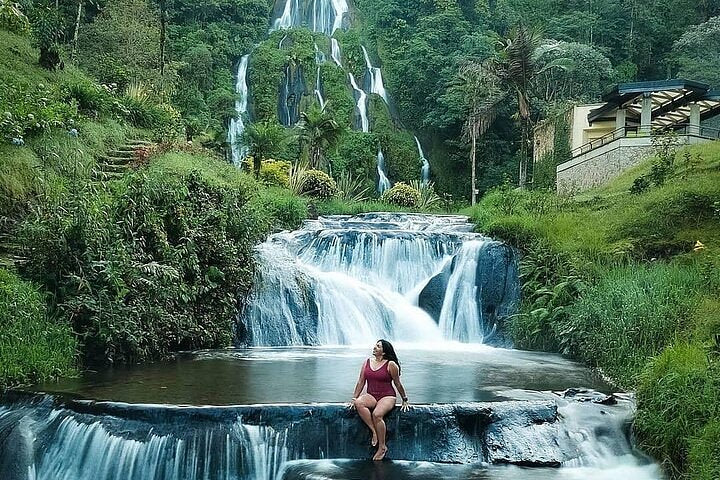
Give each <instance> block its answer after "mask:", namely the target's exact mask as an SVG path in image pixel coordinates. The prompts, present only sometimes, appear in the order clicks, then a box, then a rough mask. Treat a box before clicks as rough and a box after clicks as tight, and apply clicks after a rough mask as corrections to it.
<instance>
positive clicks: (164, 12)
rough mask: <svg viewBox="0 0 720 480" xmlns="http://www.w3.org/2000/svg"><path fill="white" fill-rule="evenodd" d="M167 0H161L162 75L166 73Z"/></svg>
mask: <svg viewBox="0 0 720 480" xmlns="http://www.w3.org/2000/svg"><path fill="white" fill-rule="evenodd" d="M165 1H166V0H160V76H161V77H162V76H164V75H165V37H166V33H165V31H166V25H167V19H166V18H165V17H166V15H167V7H166V3H165Z"/></svg>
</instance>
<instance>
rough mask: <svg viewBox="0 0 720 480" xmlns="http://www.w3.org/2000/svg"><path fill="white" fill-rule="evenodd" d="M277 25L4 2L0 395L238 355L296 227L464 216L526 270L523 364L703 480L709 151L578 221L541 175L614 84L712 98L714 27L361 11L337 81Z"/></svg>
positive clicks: (652, 173) (384, 8)
mask: <svg viewBox="0 0 720 480" xmlns="http://www.w3.org/2000/svg"><path fill="white" fill-rule="evenodd" d="M300 3H303V2H300ZM304 3H307V2H304ZM283 4H284V2H282V1H276V2H273V1H272V0H211V1H208V2H197V1H190V0H113V1H105V0H20V1H18V2H14V1H9V0H0V44H1V45H2V49H0V334H1V335H0V386H9V385H18V384H29V383H32V382H36V381H38V380H43V379H48V378H55V377H58V376H62V375H70V374H74V373H77V371H78V370H79V369H82V368H84V367H85V366H87V365H91V364H92V365H95V364H103V365H108V364H115V363H117V364H120V363H133V362H145V361H152V360H157V359H162V358H166V357H167V356H168V355H170V354H172V353H173V352H177V351H181V350H189V349H200V348H216V347H224V346H227V345H229V344H231V343H232V342H233V327H234V322H235V319H236V318H237V316H238V314H239V313H240V312H241V311H242V310H243V308H244V306H245V305H246V303H247V295H248V292H249V291H250V289H251V287H252V283H253V279H254V274H255V269H256V265H255V263H254V260H253V248H254V246H255V245H256V244H258V243H260V242H262V241H264V239H265V238H266V237H267V235H268V234H269V233H271V232H274V231H278V230H281V229H292V228H297V227H298V225H300V223H301V222H302V221H303V220H304V219H306V218H308V217H313V216H316V215H318V214H320V215H322V214H330V213H333V214H353V213H359V212H367V211H389V210H400V211H422V212H431V213H457V212H462V213H465V214H467V215H468V216H469V217H471V218H472V220H473V221H474V222H475V224H476V225H477V228H478V231H481V232H483V233H486V234H488V235H492V236H493V237H495V238H498V239H501V240H504V241H506V242H508V243H510V244H512V245H513V246H514V247H516V248H517V249H519V250H520V251H521V252H522V253H523V260H522V262H521V264H520V269H521V281H522V282H523V285H522V290H523V303H522V305H521V307H520V312H519V314H518V315H517V316H516V317H514V318H513V319H512V321H511V322H509V324H508V329H509V334H510V335H511V337H512V338H513V340H514V341H515V344H516V345H517V346H518V347H521V348H527V349H536V350H544V351H553V352H560V353H563V354H566V355H570V356H572V357H573V358H576V359H579V360H582V361H584V362H586V363H587V364H589V365H592V366H593V367H597V368H599V369H601V370H602V371H603V372H604V373H605V374H606V375H608V376H609V377H611V379H612V380H613V381H614V383H615V385H618V386H619V387H621V388H624V389H627V390H634V391H637V392H638V395H639V407H638V408H639V410H638V412H639V413H638V420H637V422H636V432H637V434H638V436H639V438H640V440H641V442H642V445H643V447H644V448H645V449H646V450H647V451H649V452H651V453H652V454H653V455H654V456H655V457H657V458H658V459H660V460H661V461H663V462H664V464H665V466H666V467H667V470H668V472H669V473H670V474H671V475H673V476H675V477H677V478H693V479H699V480H710V479H712V480H715V479H716V478H718V475H720V463H719V462H718V461H717V459H718V458H720V452H718V447H717V446H718V445H720V423H719V422H720V420H718V419H719V418H720V410H718V408H720V407H719V405H720V399H719V398H718V394H717V392H718V391H720V390H719V389H718V385H720V373H719V372H720V369H719V368H718V360H717V358H718V357H717V354H718V352H719V351H720V347H719V346H718V342H720V337H719V336H718V331H719V330H718V325H720V322H718V319H719V318H720V305H719V304H718V301H717V298H718V295H720V280H718V271H720V257H718V248H717V245H718V242H720V238H718V232H720V190H719V189H718V185H720V183H718V172H720V167H719V165H720V163H718V159H720V151H718V148H717V142H715V144H714V145H711V146H708V147H705V148H699V147H696V148H694V149H691V150H686V151H685V150H680V149H678V150H677V151H675V150H672V151H671V152H668V151H667V149H666V150H664V151H658V152H655V153H656V156H655V157H653V158H651V159H649V160H648V161H647V162H646V163H644V164H643V165H641V166H640V167H638V168H637V169H634V170H631V171H630V172H628V173H626V174H625V175H624V176H622V177H620V178H619V179H617V180H616V181H615V182H613V183H612V184H610V185H609V186H606V187H605V188H602V189H599V190H593V191H591V192H589V193H587V194H583V195H581V196H579V197H576V198H569V197H560V196H557V195H555V193H554V189H553V187H554V181H555V179H554V171H555V166H556V165H557V164H559V163H561V162H563V161H564V160H566V159H567V155H569V149H568V148H566V149H564V150H563V149H562V148H560V149H557V150H556V155H555V156H554V157H553V158H552V159H551V163H550V164H549V166H548V165H543V166H542V167H543V168H545V170H541V169H540V166H535V171H534V170H533V166H532V165H531V163H532V162H530V161H529V159H530V158H532V142H531V141H530V139H531V138H532V137H531V136H532V131H533V128H534V127H535V126H536V125H537V124H538V122H540V121H542V120H544V119H553V118H559V117H561V116H562V114H563V113H564V112H566V111H567V108H568V107H569V106H571V105H573V104H577V103H588V102H595V101H598V100H599V99H600V98H601V96H602V94H603V92H605V91H606V90H607V88H608V87H609V86H611V85H613V84H616V83H619V82H631V81H644V80H655V79H667V78H686V79H690V80H696V81H700V82H704V83H707V84H709V85H712V86H715V87H720V0H644V1H641V0H475V1H472V0H416V1H413V2H408V1H406V0H354V1H353V2H351V3H350V4H349V11H348V12H347V13H346V14H345V16H344V18H343V22H342V27H341V28H338V29H337V30H333V31H332V32H331V34H332V38H333V39H334V40H335V41H336V42H337V46H338V51H339V52H341V58H338V59H337V60H336V59H335V56H334V55H335V52H334V49H333V44H332V43H331V40H330V37H329V36H328V35H327V33H328V32H324V33H323V32H316V31H312V30H311V29H309V28H304V27H300V28H290V29H278V28H274V27H273V19H276V18H278V17H279V16H280V15H281V14H282V10H283ZM243 59H245V61H247V62H248V66H247V80H248V87H249V94H248V108H247V113H246V114H244V115H243V117H242V119H241V120H243V121H244V122H245V124H246V125H245V126H246V128H245V130H244V131H243V132H242V135H241V136H240V138H236V139H235V140H236V141H237V143H236V144H235V145H231V144H229V142H228V138H229V133H230V137H232V135H231V132H232V128H233V124H234V122H237V121H238V120H239V119H238V105H237V104H238V102H239V101H240V100H241V95H240V94H239V93H238V92H237V81H238V71H239V69H240V67H241V66H242V65H243ZM248 59H249V60H248ZM373 68H380V69H381V70H382V76H383V79H384V87H385V88H386V89H387V95H386V97H387V98H385V97H383V95H381V94H379V93H378V92H371V93H370V94H369V95H368V101H367V109H368V111H367V119H368V125H366V127H367V128H365V127H364V126H362V125H361V121H362V119H361V118H360V115H359V112H358V107H357V104H358V99H357V96H358V90H359V89H358V88H354V87H353V86H352V82H354V81H355V80H357V82H358V83H359V84H361V85H362V84H363V83H365V84H367V82H369V81H370V80H371V79H370V78H369V77H370V76H371V75H370V73H369V72H374V71H375V70H373ZM375 75H377V73H375ZM294 89H295V90H296V91H295V90H294ZM314 90H317V91H318V92H319V95H318V93H316V92H315V91H314ZM366 90H367V89H366ZM293 91H295V93H293ZM283 92H284V93H283ZM291 93H292V95H291ZM318 96H319V98H320V99H321V101H318V100H317V98H318ZM290 98H292V105H290V103H288V99H290ZM363 130H366V131H363ZM415 137H417V140H416V138H415ZM239 146H242V148H245V149H246V150H245V153H247V158H240V159H239V161H237V162H236V163H235V164H233V153H232V152H233V150H234V149H235V150H236V151H237V149H238V148H239ZM423 147H424V153H425V156H426V157H427V160H429V164H430V179H429V180H430V181H429V182H424V181H423V178H422V176H423V172H424V171H425V170H424V169H423V168H424V167H423V155H422V153H421V152H420V151H419V150H420V149H422V148H423ZM379 151H382V153H383V156H381V155H379ZM381 158H382V160H383V161H384V162H385V164H384V171H383V168H381V167H380V161H381ZM236 160H237V159H236ZM473 167H475V168H473ZM546 167H547V168H546ZM473 172H474V173H473ZM381 174H382V175H381ZM384 175H387V177H388V178H389V181H388V182H387V183H388V185H387V187H391V186H392V188H389V189H388V190H387V191H385V192H384V193H381V192H379V191H378V186H379V184H380V183H382V181H383V177H384ZM473 175H475V176H476V177H477V189H478V192H477V197H476V198H474V197H475V196H474V195H472V194H471V182H472V177H473ZM638 178H643V179H648V178H649V179H651V180H652V182H651V183H648V184H647V185H646V187H645V189H644V190H643V191H640V192H638V191H634V192H631V189H632V185H633V182H634V181H636V180H637V179H638ZM385 180H387V179H385ZM392 184H394V185H392ZM518 184H522V185H521V186H523V187H528V188H525V189H522V190H521V189H516V187H517V186H518ZM474 200H477V201H478V204H477V205H476V206H474V207H470V204H471V202H473V201H474ZM473 203H474V202H473ZM629 305H630V306H632V308H629V307H628V306H629ZM628 312H629V313H628Z"/></svg>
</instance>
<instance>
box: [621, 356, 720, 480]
mask: <svg viewBox="0 0 720 480" xmlns="http://www.w3.org/2000/svg"><path fill="white" fill-rule="evenodd" d="M718 373H719V372H718V371H717V368H716V367H713V366H712V364H711V363H710V362H709V361H708V357H707V354H706V353H705V351H704V350H703V349H702V348H699V347H697V346H694V345H690V344H686V343H680V344H677V345H675V346H673V347H670V348H668V349H667V350H665V351H664V352H663V353H662V354H661V355H660V356H658V357H657V358H656V359H654V360H653V361H652V362H651V363H650V364H649V366H648V367H647V368H646V369H645V371H644V372H643V375H642V380H641V383H640V388H639V389H638V412H637V417H636V419H635V429H636V431H637V433H638V436H639V438H640V440H641V442H642V445H643V447H644V448H645V450H646V451H648V452H649V453H650V454H653V455H655V456H657V457H664V458H667V459H669V460H670V462H671V463H672V467H674V469H675V471H676V472H677V471H684V470H685V469H686V467H687V460H688V454H689V451H690V448H691V443H694V446H695V452H694V453H695V455H697V454H699V453H701V452H703V451H707V450H711V449H712V448H715V449H716V448H717V447H716V445H717V444H715V446H714V447H711V446H709V445H708V444H707V443H706V442H707V441H708V440H710V439H711V438H712V437H713V436H715V437H717V429H716V428H715V430H713V429H712V428H710V429H708V430H707V431H705V432H703V427H705V425H706V424H707V423H708V422H709V421H711V420H716V419H718V418H720V375H719V374H718ZM696 436H697V437H698V438H697V439H696V440H695V441H693V442H691V440H690V439H691V438H693V437H696ZM696 460H697V459H696ZM710 464H714V468H715V469H717V467H718V465H717V457H714V459H713V458H712V457H710V458H707V459H704V461H702V460H701V461H700V463H699V464H697V468H700V469H702V470H705V471H707V469H708V467H709V466H710ZM716 471H717V470H716ZM693 478H708V479H709V478H717V477H702V476H697V477H693Z"/></svg>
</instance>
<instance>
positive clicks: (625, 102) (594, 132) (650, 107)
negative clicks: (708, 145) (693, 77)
mask: <svg viewBox="0 0 720 480" xmlns="http://www.w3.org/2000/svg"><path fill="white" fill-rule="evenodd" d="M719 119H720V92H718V91H712V90H711V89H710V87H709V86H708V85H706V84H704V83H699V82H693V81H690V80H681V79H677V80H664V81H653V82H636V83H622V84H619V85H617V86H615V87H613V88H612V90H610V91H609V92H607V93H606V94H605V95H604V96H603V102H602V103H597V104H592V105H578V106H575V107H574V108H573V109H572V110H571V111H569V112H568V116H567V121H568V124H569V129H568V130H569V132H568V135H569V137H570V138H568V143H569V145H570V148H571V152H570V157H571V158H570V160H568V161H565V162H564V163H561V164H560V165H557V167H556V173H557V177H556V184H557V191H558V193H574V192H578V191H582V190H586V189H588V188H592V187H596V186H599V185H602V184H604V183H606V182H607V181H609V180H611V179H612V178H615V177H617V176H618V175H619V174H620V173H622V172H623V171H625V170H627V169H628V168H630V167H632V166H634V165H637V164H638V163H640V162H641V161H642V160H644V159H645V158H647V157H648V156H649V155H651V154H652V136H653V135H657V134H659V133H661V132H667V131H674V132H675V133H677V135H678V137H677V139H678V143H679V144H694V143H702V142H708V141H712V140H718V139H720V129H719V128H718V127H719V126H720V125H718V123H717V120H719ZM554 136H555V131H554V128H553V127H552V126H551V125H547V124H544V125H543V124H541V125H539V126H538V128H536V130H535V138H534V140H535V146H536V148H535V152H534V160H535V162H537V161H538V160H539V159H540V158H541V157H542V156H543V155H545V154H547V153H548V151H549V149H551V148H553V145H554V142H553V141H552V140H550V139H552V138H553V137H554Z"/></svg>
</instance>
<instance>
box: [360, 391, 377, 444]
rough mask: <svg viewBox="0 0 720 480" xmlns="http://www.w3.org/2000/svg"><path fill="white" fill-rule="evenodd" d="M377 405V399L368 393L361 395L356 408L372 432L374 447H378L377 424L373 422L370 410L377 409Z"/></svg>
mask: <svg viewBox="0 0 720 480" xmlns="http://www.w3.org/2000/svg"><path fill="white" fill-rule="evenodd" d="M375 405H377V401H376V400H375V397H373V396H372V395H368V394H367V393H365V394H363V395H360V396H359V397H358V399H357V400H355V408H356V409H357V412H358V415H360V418H362V421H363V422H365V425H367V426H368V427H369V428H370V431H371V432H372V446H373V447H374V446H375V445H377V432H376V431H375V422H373V418H372V413H370V409H372V408H375Z"/></svg>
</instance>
